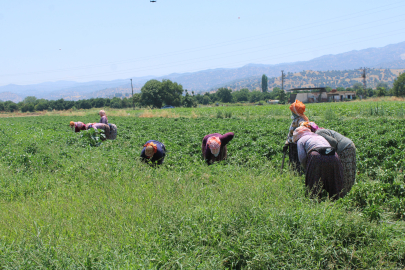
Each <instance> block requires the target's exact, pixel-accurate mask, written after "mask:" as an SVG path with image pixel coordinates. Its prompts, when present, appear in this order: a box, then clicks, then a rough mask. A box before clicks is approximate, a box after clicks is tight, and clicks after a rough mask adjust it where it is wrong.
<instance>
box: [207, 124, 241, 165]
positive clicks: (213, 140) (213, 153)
mask: <svg viewBox="0 0 405 270" xmlns="http://www.w3.org/2000/svg"><path fill="white" fill-rule="evenodd" d="M234 135H235V134H234V133H233V132H228V133H226V134H224V135H221V134H219V133H213V134H208V135H206V136H205V137H204V138H203V140H202V145H201V148H202V154H203V158H204V159H205V161H206V162H207V163H208V165H210V164H212V163H214V162H215V161H220V160H224V159H226V157H227V149H226V145H227V144H228V143H229V142H230V141H231V140H232V139H233V137H234Z"/></svg>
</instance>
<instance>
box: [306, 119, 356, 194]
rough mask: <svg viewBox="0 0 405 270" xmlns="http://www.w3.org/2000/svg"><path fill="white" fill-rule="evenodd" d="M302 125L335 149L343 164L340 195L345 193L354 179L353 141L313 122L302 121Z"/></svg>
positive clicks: (354, 157)
mask: <svg viewBox="0 0 405 270" xmlns="http://www.w3.org/2000/svg"><path fill="white" fill-rule="evenodd" d="M302 125H303V126H306V127H308V128H310V129H311V131H312V132H315V133H316V134H318V135H320V136H322V137H323V138H325V139H326V140H327V141H328V143H329V144H330V145H331V146H332V147H333V148H334V149H335V150H336V152H337V154H338V156H339V159H340V161H341V162H342V166H343V191H342V196H344V195H346V194H347V193H348V192H349V191H350V189H351V188H352V186H353V185H354V183H355V181H356V146H355V145H354V143H353V141H352V140H350V139H349V138H347V137H345V136H343V135H342V134H340V133H338V132H336V131H334V130H331V129H324V128H319V127H318V126H317V125H316V124H315V123H313V122H309V123H308V122H304V123H302Z"/></svg>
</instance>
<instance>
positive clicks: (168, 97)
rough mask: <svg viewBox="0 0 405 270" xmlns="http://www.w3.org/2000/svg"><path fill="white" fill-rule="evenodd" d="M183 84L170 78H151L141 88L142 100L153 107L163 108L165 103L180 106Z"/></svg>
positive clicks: (144, 103)
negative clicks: (161, 79) (160, 80)
mask: <svg viewBox="0 0 405 270" xmlns="http://www.w3.org/2000/svg"><path fill="white" fill-rule="evenodd" d="M182 94H183V86H182V85H181V84H177V83H176V82H172V81H170V80H163V81H162V82H159V81H158V80H149V81H147V82H146V83H145V85H144V86H143V87H142V89H141V102H142V104H143V105H147V106H151V107H152V108H161V107H162V105H163V104H166V105H173V106H180V105H181V103H182V102H181V96H182Z"/></svg>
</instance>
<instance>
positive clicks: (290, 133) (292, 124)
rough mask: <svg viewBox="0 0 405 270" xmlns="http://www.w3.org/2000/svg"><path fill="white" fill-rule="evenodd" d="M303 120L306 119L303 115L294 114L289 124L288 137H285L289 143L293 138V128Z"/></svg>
mask: <svg viewBox="0 0 405 270" xmlns="http://www.w3.org/2000/svg"><path fill="white" fill-rule="evenodd" d="M305 121H306V120H305V119H304V118H303V117H301V116H298V115H296V116H294V118H293V121H292V123H291V125H290V129H289V130H288V138H287V141H288V142H289V143H292V142H293V140H292V138H293V133H294V130H295V129H296V128H297V127H299V126H300V124H301V123H302V122H305Z"/></svg>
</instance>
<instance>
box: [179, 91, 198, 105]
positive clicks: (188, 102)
mask: <svg viewBox="0 0 405 270" xmlns="http://www.w3.org/2000/svg"><path fill="white" fill-rule="evenodd" d="M182 105H183V106H184V107H186V108H191V107H197V102H196V101H195V100H194V99H193V97H192V96H191V95H189V94H188V91H187V90H186V95H185V97H184V99H183V104H182Z"/></svg>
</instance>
